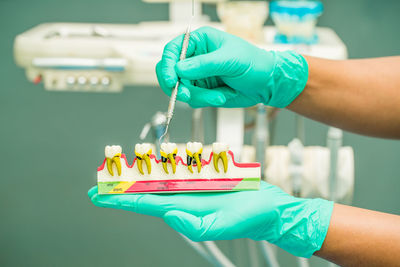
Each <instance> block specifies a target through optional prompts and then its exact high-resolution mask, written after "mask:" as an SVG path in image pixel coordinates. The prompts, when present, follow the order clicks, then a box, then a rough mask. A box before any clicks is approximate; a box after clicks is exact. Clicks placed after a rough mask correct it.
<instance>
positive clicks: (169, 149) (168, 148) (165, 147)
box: [161, 143, 177, 154]
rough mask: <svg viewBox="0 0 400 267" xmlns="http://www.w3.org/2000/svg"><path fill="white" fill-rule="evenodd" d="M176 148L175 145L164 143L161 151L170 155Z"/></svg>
mask: <svg viewBox="0 0 400 267" xmlns="http://www.w3.org/2000/svg"><path fill="white" fill-rule="evenodd" d="M176 147H177V146H176V144H175V143H162V144H161V150H162V151H164V152H165V153H166V154H170V153H172V152H174V150H175V148H176Z"/></svg>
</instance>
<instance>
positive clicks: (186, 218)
mask: <svg viewBox="0 0 400 267" xmlns="http://www.w3.org/2000/svg"><path fill="white" fill-rule="evenodd" d="M88 194H89V197H90V199H91V200H92V202H93V204H95V205H96V206H99V207H105V208H115V209H123V210H128V211H133V212H136V213H141V214H146V215H151V216H156V217H160V218H163V219H164V221H165V222H166V223H167V224H168V225H169V226H171V227H172V228H173V229H174V230H176V231H178V232H180V233H182V234H184V235H185V236H187V237H188V238H190V239H191V240H193V241H206V240H231V239H237V238H251V239H253V240H266V241H269V242H271V243H274V244H276V245H277V246H279V247H281V248H283V249H285V250H286V251H288V252H290V253H292V254H294V255H296V256H302V257H311V255H312V254H313V253H314V252H315V251H316V250H319V249H320V248H321V245H322V243H323V241H324V238H325V235H326V232H327V230H328V226H329V221H330V216H331V213H332V208H333V203H332V202H330V201H326V200H323V199H302V198H295V197H293V196H290V195H288V194H286V193H285V192H283V191H282V190H281V189H280V188H278V187H276V186H273V185H270V184H268V183H266V182H261V186H260V190H258V191H242V192H229V193H192V194H169V195H166V194H164V195H163V194H160V195H158V194H132V195H98V194H97V186H95V187H93V188H92V189H90V190H89V193H88Z"/></svg>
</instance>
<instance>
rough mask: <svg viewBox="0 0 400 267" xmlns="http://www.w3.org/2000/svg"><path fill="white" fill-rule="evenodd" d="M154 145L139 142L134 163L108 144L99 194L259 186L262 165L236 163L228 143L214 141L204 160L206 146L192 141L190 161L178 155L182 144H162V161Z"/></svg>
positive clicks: (99, 175) (188, 147)
mask: <svg viewBox="0 0 400 267" xmlns="http://www.w3.org/2000/svg"><path fill="white" fill-rule="evenodd" d="M152 147H153V146H152V145H151V144H147V143H144V144H136V146H135V156H136V157H135V159H134V161H133V163H132V165H129V164H128V162H127V159H126V156H125V154H123V153H122V148H121V147H120V146H106V148H105V156H106V158H105V160H104V161H103V164H102V165H101V166H100V167H99V168H98V169H97V181H98V190H99V193H100V194H129V193H162V192H165V193H171V192H193V191H208V192H210V191H242V190H258V189H259V185H260V176H261V171H260V164H259V163H237V162H235V160H234V155H233V153H232V152H231V151H229V147H228V145H227V144H224V143H214V144H213V145H212V152H211V154H210V156H209V159H208V160H205V159H202V153H203V145H202V144H201V143H198V142H189V143H187V144H186V162H184V160H183V159H182V157H180V156H178V155H177V154H178V146H177V144H175V143H162V144H161V149H160V155H161V159H160V160H158V159H157V158H156V156H155V155H154V154H153V153H152V151H153V149H152ZM181 155H182V154H181ZM206 155H207V153H206ZM211 161H212V162H211ZM143 163H144V164H143ZM105 166H107V168H105Z"/></svg>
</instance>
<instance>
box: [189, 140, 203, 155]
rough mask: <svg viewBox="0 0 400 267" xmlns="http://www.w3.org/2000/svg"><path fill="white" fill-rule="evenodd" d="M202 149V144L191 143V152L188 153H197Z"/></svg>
mask: <svg viewBox="0 0 400 267" xmlns="http://www.w3.org/2000/svg"><path fill="white" fill-rule="evenodd" d="M202 148H203V144H202V143H199V142H193V143H192V149H193V150H190V151H192V152H194V153H196V152H199V151H200V150H201V149H202Z"/></svg>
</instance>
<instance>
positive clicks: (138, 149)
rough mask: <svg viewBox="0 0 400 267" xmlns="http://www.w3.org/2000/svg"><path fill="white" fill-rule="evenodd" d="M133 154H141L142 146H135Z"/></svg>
mask: <svg viewBox="0 0 400 267" xmlns="http://www.w3.org/2000/svg"><path fill="white" fill-rule="evenodd" d="M135 152H137V153H139V154H142V144H136V145H135Z"/></svg>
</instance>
